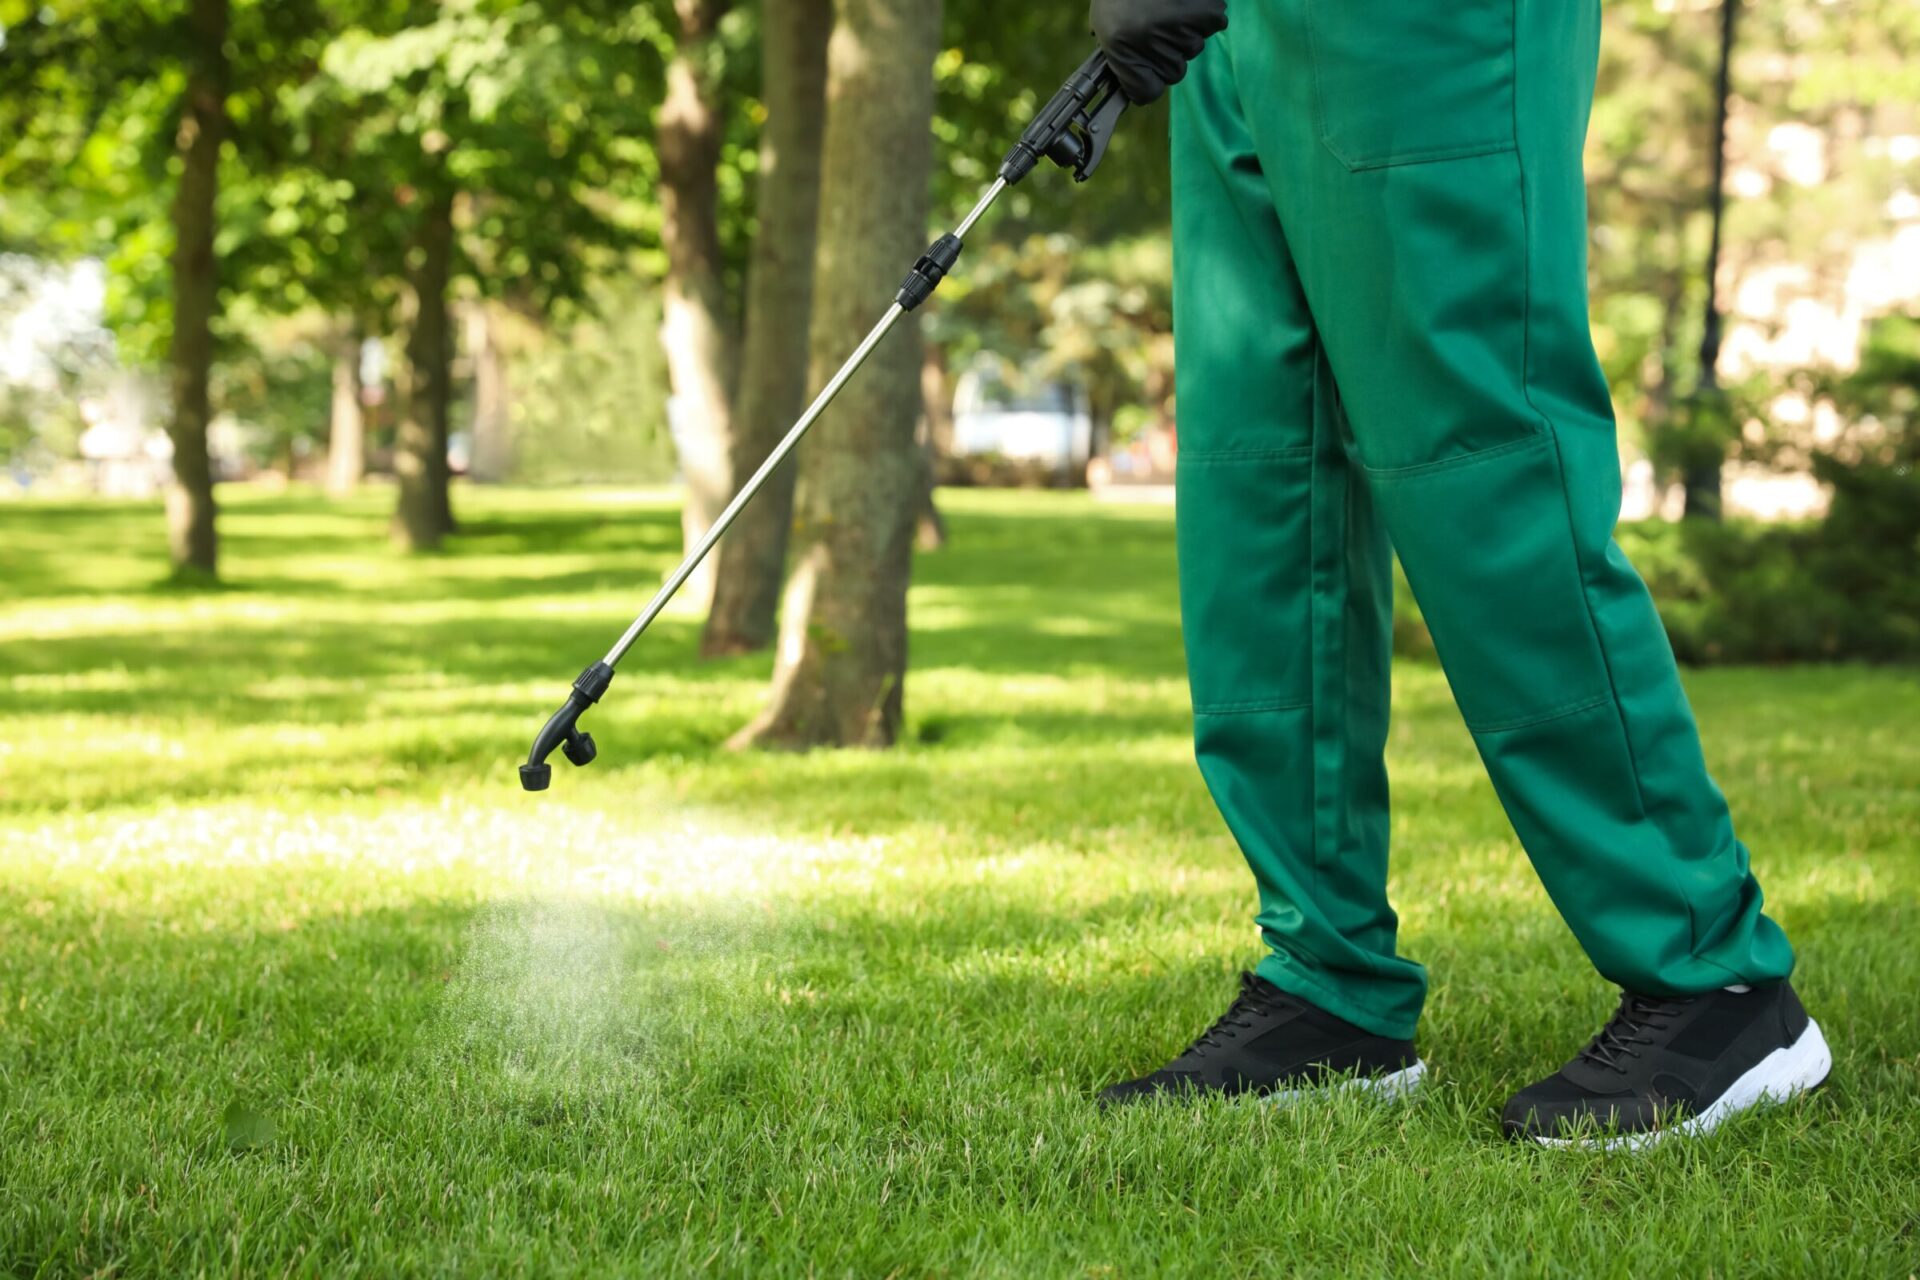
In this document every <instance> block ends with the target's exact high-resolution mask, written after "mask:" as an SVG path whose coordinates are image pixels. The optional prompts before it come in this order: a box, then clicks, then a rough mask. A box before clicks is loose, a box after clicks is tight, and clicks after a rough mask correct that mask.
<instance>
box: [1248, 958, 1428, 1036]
mask: <svg viewBox="0 0 1920 1280" xmlns="http://www.w3.org/2000/svg"><path fill="white" fill-rule="evenodd" d="M1254 973H1255V974H1256V976H1258V977H1261V978H1265V979H1266V980H1267V981H1268V982H1271V983H1272V984H1273V985H1274V986H1276V987H1278V988H1280V989H1281V990H1282V991H1284V992H1286V993H1287V994H1288V995H1291V996H1298V997H1299V998H1300V999H1302V1000H1305V1001H1307V1002H1308V1003H1310V1004H1313V1005H1315V1006H1317V1007H1319V1008H1321V1009H1323V1010H1325V1011H1326V1012H1328V1013H1331V1014H1333V1015H1334V1016H1335V1017H1338V1018H1345V1019H1346V1020H1347V1021H1348V1022H1351V1023H1352V1024H1353V1025H1354V1026H1356V1027H1359V1028H1360V1029H1361V1030H1363V1031H1370V1032H1372V1033H1373V1034H1374V1035H1377V1036H1386V1037H1387V1038H1388V1039H1390V1040H1411V1039H1413V1033H1414V1029H1415V1028H1416V1027H1417V1026H1418V1025H1419V1023H1420V1015H1419V1014H1418V1013H1417V1012H1416V1013H1415V1014H1414V1015H1413V1017H1411V1018H1402V1017H1395V1016H1393V1015H1391V1014H1383V1013H1381V1012H1379V1011H1378V1010H1376V1009H1369V1008H1367V1007H1366V1006H1364V1005H1360V1004H1356V1003H1354V1001H1353V1000H1352V999H1351V998H1350V997H1349V996H1348V995H1346V994H1345V993H1343V992H1341V991H1339V990H1336V989H1335V988H1333V987H1331V986H1329V985H1327V984H1326V983H1324V982H1322V981H1320V980H1319V979H1318V978H1317V977H1315V976H1314V975H1312V974H1311V973H1308V972H1307V971H1306V970H1305V968H1304V966H1302V965H1301V963H1300V961H1299V960H1298V959H1297V958H1295V957H1294V956H1292V955H1288V954H1287V953H1285V952H1282V951H1278V950H1275V951H1271V952H1269V953H1268V955H1267V956H1266V958H1265V959H1263V960H1262V961H1260V963H1259V964H1258V965H1257V966H1255V968H1254Z"/></svg>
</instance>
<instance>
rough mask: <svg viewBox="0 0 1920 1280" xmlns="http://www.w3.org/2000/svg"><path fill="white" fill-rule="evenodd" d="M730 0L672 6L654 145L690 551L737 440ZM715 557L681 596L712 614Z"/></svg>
mask: <svg viewBox="0 0 1920 1280" xmlns="http://www.w3.org/2000/svg"><path fill="white" fill-rule="evenodd" d="M730 3H731V0H674V6H673V7H674V11H675V13H677V14H678V15H679V18H680V41H679V43H678V45H676V46H675V52H674V57H673V61H672V62H671V63H670V64H669V65H668V67H667V96H666V100H665V102H664V103H662V105H661V108H660V128H659V129H658V131H657V133H656V136H655V139H654V146H655V150H656V151H657V152H658V154H659V157H660V239H661V242H662V244H663V245H664V247H665V248H666V251H667V279H666V289H665V296H664V299H663V301H662V305H661V324H660V341H661V345H662V346H663V347H664V348H665V351H666V357H667V378H668V381H669V382H670V383H671V384H672V387H673V398H672V401H671V402H670V403H669V405H668V418H669V426H670V427H671V428H672V431H673V438H674V446H675V448H676V449H677V450H678V451H679V457H680V475H681V479H682V481H683V482H684V484H685V485H686V499H685V503H684V505H683V506H682V508H681V517H680V524H681V531H682V535H683V537H684V538H685V540H686V545H687V547H688V548H689V549H691V548H692V546H693V544H694V543H696V542H698V541H699V540H700V539H701V538H702V537H704V536H705V535H706V532H707V530H708V529H710V528H712V527H713V521H714V518H715V517H716V516H718V515H719V514H720V511H721V508H723V507H724V506H725V505H726V503H727V500H728V498H730V497H731V496H732V494H731V493H729V492H728V486H729V482H730V480H731V478H732V477H731V475H730V472H729V469H728V466H727V458H728V451H729V449H730V448H731V444H730V442H731V440H732V437H733V423H732V411H731V402H732V396H733V374H734V358H735V352H734V349H733V348H734V344H733V335H732V333H731V330H730V326H729V323H728V320H727V307H726V281H725V277H724V274H723V267H724V264H723V261H722V254H721V248H720V181H719V177H720V175H719V166H720V147H721V143H722V141H723V137H724V133H725V121H724V119H723V112H722V111H721V108H720V103H719V92H720V91H719V86H718V84H717V83H716V81H717V79H718V77H717V75H716V74H715V67H714V63H715V62H716V60H717V53H718V51H717V49H716V47H715V40H714V36H715V33H716V30H717V28H718V27H719V25H720V19H721V18H722V17H723V16H725V14H726V12H727V9H728V7H729V4H730ZM712 593H713V561H712V560H711V559H709V560H708V561H707V563H706V564H705V565H703V566H701V569H700V572H698V573H696V574H695V575H694V576H693V578H692V579H691V580H689V581H688V583H687V585H686V587H685V588H684V589H683V590H682V593H681V594H682V595H683V596H686V597H687V598H689V599H691V600H693V601H694V602H696V603H697V604H698V605H699V606H700V607H701V608H705V607H706V606H707V605H708V604H709V603H710V602H711V600H712Z"/></svg>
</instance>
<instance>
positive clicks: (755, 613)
mask: <svg viewBox="0 0 1920 1280" xmlns="http://www.w3.org/2000/svg"><path fill="white" fill-rule="evenodd" d="M761 24H762V29H761V37H760V39H761V54H760V57H761V62H762V65H763V67H764V70H763V73H762V74H763V77H764V85H765V87H764V89H763V90H762V92H763V95H764V101H765V105H766V111H767V122H766V124H765V126H764V127H763V128H762V130H761V133H760V191H759V202H758V203H759V213H760V228H759V233H758V234H757V235H756V236H755V237H754V242H753V262H752V265H751V266H750V268H749V271H748V277H747V313H746V343H745V350H744V352H743V356H742V359H741V367H740V388H739V395H738V400H737V405H736V412H735V414H734V418H733V424H732V425H733V439H732V443H731V448H730V449H729V457H728V478H727V487H728V488H729V489H732V488H736V487H737V486H739V485H741V484H744V483H745V482H746V479H747V477H748V476H750V475H752V474H753V472H754V471H755V470H757V469H758V468H759V466H760V464H761V463H762V462H764V461H765V460H766V458H767V455H768V454H770V453H772V452H773V449H774V446H775V445H777V444H778V443H779V442H780V438H781V437H782V436H783V435H785V434H786V432H787V429H788V428H789V427H791V426H792V425H793V421H794V419H796V418H798V417H799V416H800V412H801V410H803V409H805V408H806V403H807V354H808V351H807V344H808V333H809V329H808V322H809V320H810V318H811V315H810V313H811V311H812V307H813V256H814V245H815V242H816V233H817V232H818V229H819V213H820V137H821V129H822V125H823V123H824V119H825V116H826V81H827V37H828V36H829V35H831V34H832V32H833V2H832V0H766V4H765V8H764V14H763V17H762V19H761ZM793 476H794V472H793V467H792V466H791V465H788V466H785V467H782V468H780V470H778V471H776V472H775V473H774V474H773V475H772V476H771V477H769V479H768V480H767V484H766V487H765V488H763V489H762V490H761V491H760V496H759V497H758V498H756V499H755V500H754V501H753V503H752V504H751V505H750V506H748V507H747V509H746V510H745V511H743V512H741V514H740V518H739V519H738V520H737V521H736V522H735V523H734V526H733V528H732V529H731V530H730V531H728V533H727V536H726V538H725V539H724V540H723V541H722V542H721V544H720V546H719V547H718V548H717V549H716V550H715V553H714V557H713V564H714V580H713V608H712V610H711V612H710V613H709V614H708V615H707V629H706V634H705V635H704V636H703V637H702V639H701V651H702V652H703V653H706V654H708V655H710V656H711V655H720V654H732V653H748V652H751V651H753V650H755V649H763V648H765V647H766V646H767V645H768V644H769V643H771V642H772V640H773V634H774V627H775V625H776V622H777V616H778V613H779V606H780V581H781V578H782V576H783V574H784V572H785V569H786V563H787V534H788V531H789V530H790V529H791V528H792V526H793V485H794V479H793Z"/></svg>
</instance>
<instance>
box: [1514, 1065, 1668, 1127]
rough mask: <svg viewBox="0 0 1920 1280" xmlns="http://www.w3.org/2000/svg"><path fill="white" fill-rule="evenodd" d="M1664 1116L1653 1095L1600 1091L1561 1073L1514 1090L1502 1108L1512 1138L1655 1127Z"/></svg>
mask: <svg viewBox="0 0 1920 1280" xmlns="http://www.w3.org/2000/svg"><path fill="white" fill-rule="evenodd" d="M1658 1121H1659V1114H1658V1111H1657V1109H1656V1108H1655V1106H1654V1104H1653V1103H1652V1101H1651V1100H1649V1099H1647V1098H1643V1097H1638V1096H1635V1095H1633V1094H1628V1093H1622V1094H1615V1095H1605V1094H1596V1093H1593V1092H1591V1091H1589V1090H1587V1089H1583V1088H1581V1087H1580V1086H1579V1085H1576V1084H1575V1083H1574V1082H1573V1081H1571V1080H1569V1079H1567V1078H1566V1077H1565V1076H1564V1075H1559V1074H1555V1075H1551V1076H1548V1077H1547V1078H1546V1079H1545V1080H1542V1081H1540V1082H1539V1083H1538V1084H1533V1085H1529V1086H1527V1087H1526V1088H1525V1089H1522V1090H1521V1091H1520V1092H1519V1093H1516V1094H1514V1095H1513V1097H1512V1098H1510V1099H1508V1100H1507V1105H1506V1107H1505V1109H1504V1110H1502V1111H1501V1113H1500V1127H1501V1128H1502V1129H1503V1130H1505V1131H1506V1134H1507V1136H1508V1137H1510V1138H1567V1137H1575V1136H1578V1135H1581V1134H1590V1133H1602V1132H1614V1133H1635V1132H1639V1131H1641V1130H1644V1129H1651V1128H1654V1127H1655V1126H1656V1125H1657V1123H1658Z"/></svg>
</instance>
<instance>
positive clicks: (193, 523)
mask: <svg viewBox="0 0 1920 1280" xmlns="http://www.w3.org/2000/svg"><path fill="white" fill-rule="evenodd" d="M187 21H188V28H189V30H190V32H191V33H192V41H193V43H192V48H193V53H192V58H191V62H190V65H189V66H188V68H187V84H186V91H185V93H184V95H183V96H182V100H181V104H180V105H181V110H180V131H179V134H178V136H177V138H176V141H175V149H176V150H177V151H178V153H179V155H180V159H181V169H180V185H179V187H178V188H177V189H176V190H175V191H174V196H173V233H174V247H173V335H172V339H171V342H170V344H169V348H168V353H167V360H168V365H169V366H170V371H171V382H172V390H173V408H172V413H171V415H170V416H169V418H168V420H167V435H168V437H169V438H170V439H171V440H172V442H173V484H171V485H169V486H168V488H167V545H168V551H169V553H170V554H171V556H172V560H173V571H174V574H175V576H176V577H185V578H212V577H213V576H214V575H215V574H216V573H217V572H218V571H219V539H218V535H217V533H216V529H215V523H214V522H215V515H216V511H217V508H216V506H215V502H214V493H213V456H212V453H211V451H210V450H209V448H208V445H207V428H208V426H209V425H210V423H211V422H212V420H213V396H212V391H211V388H210V383H211V381H212V376H213V316H214V312H215V310H216V309H217V308H218V306H219V300H220V264H219V260H218V259H217V258H216V256H215V254H214V231H215V211H214V204H215V201H216V200H217V198H218V197H219V194H220V147H221V144H222V142H223V141H224V140H225V138H226V133H227V79H228V68H227V55H226V41H227V0H193V4H192V9H191V11H190V12H189V14H188V19H187Z"/></svg>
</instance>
